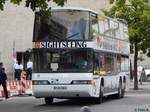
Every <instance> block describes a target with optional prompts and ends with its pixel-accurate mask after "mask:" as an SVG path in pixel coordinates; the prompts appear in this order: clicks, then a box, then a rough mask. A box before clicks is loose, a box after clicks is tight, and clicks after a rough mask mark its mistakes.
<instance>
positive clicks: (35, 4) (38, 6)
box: [0, 0, 67, 11]
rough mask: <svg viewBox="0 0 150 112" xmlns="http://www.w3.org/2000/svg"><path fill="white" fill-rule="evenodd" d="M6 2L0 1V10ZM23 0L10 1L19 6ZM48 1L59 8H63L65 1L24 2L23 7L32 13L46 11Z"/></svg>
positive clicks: (42, 0) (35, 0)
mask: <svg viewBox="0 0 150 112" xmlns="http://www.w3.org/2000/svg"><path fill="white" fill-rule="evenodd" d="M6 1H7V0H0V10H3V9H4V4H5V3H6ZM23 1H24V0H10V2H11V3H13V4H17V5H19V4H20V3H21V2H23ZM50 1H53V2H55V3H56V4H57V5H59V6H63V5H64V3H65V2H66V1H67V0H25V6H26V7H28V8H31V9H32V10H33V11H35V10H36V9H39V10H42V11H47V10H48V4H49V3H50Z"/></svg>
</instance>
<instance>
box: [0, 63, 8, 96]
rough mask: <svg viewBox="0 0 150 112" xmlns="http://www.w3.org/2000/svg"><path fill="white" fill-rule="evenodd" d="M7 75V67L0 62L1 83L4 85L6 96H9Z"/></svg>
mask: <svg viewBox="0 0 150 112" xmlns="http://www.w3.org/2000/svg"><path fill="white" fill-rule="evenodd" d="M6 80H7V75H6V73H5V68H4V67H3V63H2V62H0V85H2V86H3V89H4V93H5V98H6V99H7V98H8V91H7V86H6Z"/></svg>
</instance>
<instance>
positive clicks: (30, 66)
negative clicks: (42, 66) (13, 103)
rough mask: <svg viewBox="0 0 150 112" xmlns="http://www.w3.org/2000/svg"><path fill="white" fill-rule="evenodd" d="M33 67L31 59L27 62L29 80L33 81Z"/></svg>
mask: <svg viewBox="0 0 150 112" xmlns="http://www.w3.org/2000/svg"><path fill="white" fill-rule="evenodd" d="M32 67H33V63H32V61H31V60H30V59H29V61H28V62H27V80H31V77H32Z"/></svg>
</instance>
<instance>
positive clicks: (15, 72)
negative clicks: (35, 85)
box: [14, 60, 18, 80]
mask: <svg viewBox="0 0 150 112" xmlns="http://www.w3.org/2000/svg"><path fill="white" fill-rule="evenodd" d="M17 69H18V62H17V60H15V62H14V80H17Z"/></svg>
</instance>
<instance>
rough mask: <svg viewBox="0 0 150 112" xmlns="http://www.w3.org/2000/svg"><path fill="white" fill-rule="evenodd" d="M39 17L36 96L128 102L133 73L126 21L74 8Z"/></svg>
mask: <svg viewBox="0 0 150 112" xmlns="http://www.w3.org/2000/svg"><path fill="white" fill-rule="evenodd" d="M49 13H50V14H49V15H44V14H42V13H40V12H36V13H35V22H34V34H33V74H32V80H33V95H34V96H35V97H36V98H44V99H45V103H46V104H51V103H52V102H53V99H54V98H65V99H72V98H91V99H93V100H94V101H95V103H101V102H102V100H103V97H105V96H108V95H115V96H116V97H117V98H122V97H124V92H125V88H126V80H127V78H126V75H127V73H129V40H128V29H127V22H126V21H125V20H119V19H111V18H109V17H106V16H102V15H100V14H98V13H97V12H95V11H93V10H90V9H85V8H76V7H54V8H51V9H50V12H49Z"/></svg>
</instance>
